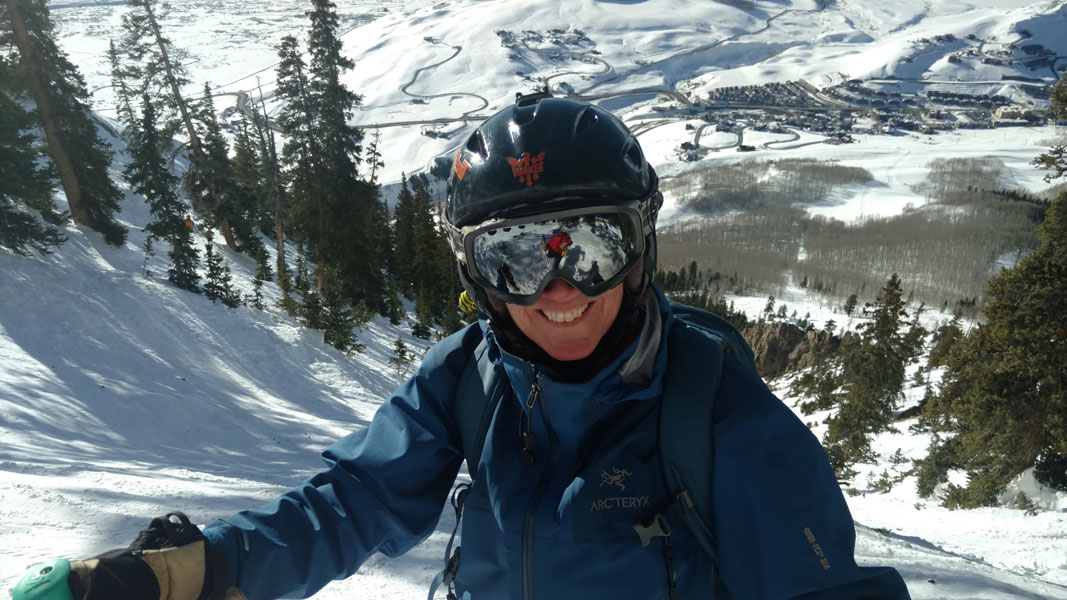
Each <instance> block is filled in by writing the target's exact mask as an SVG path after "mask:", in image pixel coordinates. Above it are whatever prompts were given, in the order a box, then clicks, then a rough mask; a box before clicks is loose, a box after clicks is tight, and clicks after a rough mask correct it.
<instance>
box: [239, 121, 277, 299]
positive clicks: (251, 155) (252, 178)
mask: <svg viewBox="0 0 1067 600" xmlns="http://www.w3.org/2000/svg"><path fill="white" fill-rule="evenodd" d="M233 149H234V154H233V160H232V166H233V177H234V184H235V186H236V190H235V197H236V203H235V204H236V205H237V209H238V211H239V212H240V213H241V214H242V215H243V217H244V220H245V221H246V222H247V223H246V226H247V227H248V230H249V235H248V237H247V240H246V243H247V244H248V245H249V246H250V247H251V249H252V250H251V252H250V254H251V255H252V256H253V258H255V259H256V264H257V266H258V269H259V277H260V278H261V279H263V280H264V281H270V280H271V279H272V278H273V274H272V273H271V268H270V264H269V263H268V260H269V255H268V253H267V249H266V246H265V244H263V241H262V240H261V239H260V237H259V235H258V233H259V231H264V229H263V226H264V225H268V227H267V228H266V229H265V231H266V232H271V231H272V228H271V227H270V226H269V224H270V223H271V222H272V220H273V219H271V218H270V212H271V211H270V210H269V205H268V197H269V194H270V191H269V186H268V185H267V182H266V169H265V167H264V163H263V159H262V157H261V156H260V154H259V151H258V150H257V144H256V142H255V140H254V139H253V137H252V130H251V127H249V125H248V121H246V120H245V119H241V120H240V121H239V122H238V125H237V133H236V134H235V135H234V142H233Z"/></svg>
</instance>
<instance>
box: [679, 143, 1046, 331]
mask: <svg viewBox="0 0 1067 600" xmlns="http://www.w3.org/2000/svg"><path fill="white" fill-rule="evenodd" d="M810 163H811V161H791V162H790V161H758V162H752V163H740V164H737V165H733V166H732V167H730V168H726V169H722V168H719V167H716V168H714V169H709V171H711V173H707V172H704V171H698V172H695V173H693V174H690V175H688V176H686V178H685V180H684V181H678V182H675V183H674V184H672V186H673V187H672V189H673V190H674V193H677V194H679V196H680V199H681V201H682V203H683V206H685V207H687V208H689V209H690V210H695V211H696V212H697V213H699V214H702V215H705V216H704V217H703V218H702V219H700V220H695V221H692V222H686V223H681V224H679V225H675V226H672V227H668V228H666V229H664V230H663V231H661V232H660V234H659V238H660V240H661V250H660V256H659V258H660V263H661V264H662V265H663V266H664V268H666V269H679V268H684V267H685V266H686V265H687V264H689V262H690V261H692V260H694V259H695V260H697V261H698V262H699V263H700V265H701V266H702V267H703V268H704V269H705V270H706V278H707V279H709V280H713V281H714V282H715V286H716V287H715V288H714V289H713V290H712V291H713V293H718V294H721V293H723V292H727V291H728V292H732V293H739V294H740V293H747V294H751V293H762V294H772V295H780V294H781V293H783V292H784V290H785V289H787V288H789V287H801V288H805V289H807V290H809V291H811V292H813V293H815V294H816V295H817V296H822V297H824V298H826V299H827V300H828V301H831V302H840V301H841V300H843V299H844V298H845V297H846V296H848V295H849V294H859V295H860V296H861V297H865V298H872V297H873V296H874V294H875V293H876V291H877V290H878V289H879V288H880V287H881V285H882V283H883V282H884V280H885V278H886V277H887V276H888V274H890V273H894V272H896V273H898V274H899V276H900V277H901V279H902V280H903V283H904V286H905V287H906V288H908V289H909V290H910V294H911V295H912V296H913V298H914V299H917V300H921V301H924V302H926V303H927V304H929V305H930V306H937V307H941V308H942V310H944V311H946V312H951V311H954V310H960V311H961V312H963V313H964V314H965V315H967V316H970V317H974V316H976V315H977V308H978V307H979V306H981V305H982V304H983V303H984V302H985V300H986V298H985V296H984V288H985V283H986V281H987V280H988V279H989V275H990V273H992V272H994V271H995V270H996V269H997V268H999V266H1001V265H1003V264H1014V263H1016V262H1018V260H1019V259H1021V258H1022V257H1023V256H1025V255H1026V254H1027V253H1028V252H1030V251H1032V250H1033V249H1034V248H1035V247H1036V246H1037V236H1036V233H1035V229H1034V228H1035V226H1036V224H1037V223H1040V222H1041V220H1042V219H1043V217H1044V213H1045V211H1046V210H1048V206H1049V203H1050V202H1051V197H1052V196H1036V195H1033V194H1028V193H1026V192H1021V191H1017V190H1010V189H1003V185H1002V184H1001V183H1000V176H1001V173H1002V171H1003V167H1004V165H1003V163H1001V162H1000V161H999V160H998V159H995V158H979V159H938V160H935V161H932V162H931V164H930V165H929V166H930V170H929V173H928V175H927V177H926V180H925V181H924V182H923V183H921V184H919V185H918V186H916V191H917V192H919V193H923V194H925V195H927V196H928V202H927V203H926V204H925V205H924V206H921V207H907V208H906V209H905V210H904V211H903V212H902V213H901V214H899V215H895V216H892V217H879V218H869V219H866V220H864V221H862V222H858V223H843V222H841V221H838V220H836V219H830V218H827V217H824V216H821V215H815V216H812V215H809V214H808V213H807V211H806V210H805V209H804V205H810V204H812V203H813V202H814V203H819V202H823V201H825V200H827V199H828V198H830V196H831V194H832V193H834V192H835V190H837V189H838V186H841V185H845V184H849V183H862V182H864V181H866V176H865V175H864V174H863V173H862V172H857V171H855V170H854V168H844V167H840V166H838V165H833V164H829V163H824V164H822V165H820V166H814V165H811V164H810ZM720 171H722V172H720ZM779 180H786V183H783V182H782V181H779ZM734 184H738V185H741V186H742V187H743V188H744V189H745V190H747V191H745V192H744V194H741V195H738V194H737V193H734V192H732V191H728V190H727V188H729V187H730V186H732V185H734ZM763 188H766V192H765V193H764V192H763V191H761V190H763ZM799 189H803V190H806V192H805V193H804V194H800V195H797V194H796V193H795V190H799Z"/></svg>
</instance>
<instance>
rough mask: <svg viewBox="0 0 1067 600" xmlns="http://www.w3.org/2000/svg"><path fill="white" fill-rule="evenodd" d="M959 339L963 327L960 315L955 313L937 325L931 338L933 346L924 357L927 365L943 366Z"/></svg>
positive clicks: (961, 337)
mask: <svg viewBox="0 0 1067 600" xmlns="http://www.w3.org/2000/svg"><path fill="white" fill-rule="evenodd" d="M961 339H963V329H962V327H960V315H959V313H957V314H956V315H954V316H953V317H952V320H951V321H949V322H948V323H947V324H945V325H942V326H940V327H938V328H937V331H935V332H934V336H933V339H932V340H931V342H932V343H933V347H932V348H931V349H930V355H929V356H928V357H927V359H926V365H927V367H928V368H930V369H936V368H937V367H943V366H944V365H945V363H946V362H947V360H948V356H949V354H950V353H951V352H952V348H954V347H955V346H956V343H957V342H959V341H960V340H961Z"/></svg>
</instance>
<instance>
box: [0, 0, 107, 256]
mask: <svg viewBox="0 0 1067 600" xmlns="http://www.w3.org/2000/svg"><path fill="white" fill-rule="evenodd" d="M0 11H2V12H3V13H6V14H0V22H4V23H10V27H11V29H10V31H11V34H12V35H11V37H13V39H14V42H15V45H16V46H17V47H18V51H19V56H20V62H21V65H22V66H23V68H24V69H25V73H26V77H27V79H26V80H27V82H28V87H29V90H30V92H31V95H32V97H33V99H34V102H35V103H36V104H37V114H38V115H39V117H40V122H41V126H42V128H43V129H44V133H45V139H46V140H47V142H48V153H49V154H50V155H51V157H52V161H53V163H54V164H55V167H56V171H57V172H58V174H59V181H60V184H61V185H62V186H63V192H64V194H65V195H66V197H67V206H68V207H69V209H70V214H71V217H72V218H73V219H74V222H75V223H78V224H81V225H86V226H88V227H90V228H91V229H94V230H96V231H98V232H100V233H101V234H103V236H104V240H105V241H106V242H107V243H108V244H111V245H113V246H119V245H121V244H122V243H123V242H124V241H125V240H126V228H125V227H123V226H122V225H121V224H120V223H119V222H118V221H117V220H115V213H116V212H118V210H119V200H120V199H121V198H122V194H121V193H120V192H119V190H118V188H117V187H115V184H114V182H112V181H111V177H110V175H109V168H110V166H111V148H110V147H109V146H108V145H107V143H106V142H104V141H103V140H102V139H100V136H99V132H98V131H97V127H96V122H95V121H94V120H93V118H92V115H91V110H90V108H89V91H88V90H87V89H86V88H85V82H84V80H83V79H82V76H81V74H80V73H79V72H78V69H77V67H75V66H74V65H73V64H72V63H71V62H70V61H69V60H68V59H67V56H66V54H65V53H64V52H63V51H62V50H60V48H59V46H58V45H57V44H56V42H55V30H54V27H53V25H52V18H51V15H50V14H49V11H48V7H47V5H46V1H45V0H5V2H4V3H3V4H0ZM4 37H5V38H7V37H8V36H7V35H4ZM5 176H6V173H5Z"/></svg>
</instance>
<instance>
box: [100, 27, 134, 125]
mask: <svg viewBox="0 0 1067 600" xmlns="http://www.w3.org/2000/svg"><path fill="white" fill-rule="evenodd" d="M107 60H108V63H109V64H110V65H111V89H113V90H114V91H115V97H116V98H115V99H116V104H115V112H116V114H117V116H118V120H119V122H120V123H122V124H123V126H125V127H127V128H130V127H136V126H137V117H136V116H135V114H134V111H133V93H134V90H132V89H130V87H129V85H127V82H128V81H129V79H130V75H131V74H130V71H129V69H128V68H127V67H126V66H125V65H124V64H123V63H122V60H120V58H119V51H118V50H117V49H116V48H115V40H110V41H109V42H108V47H107Z"/></svg>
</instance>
